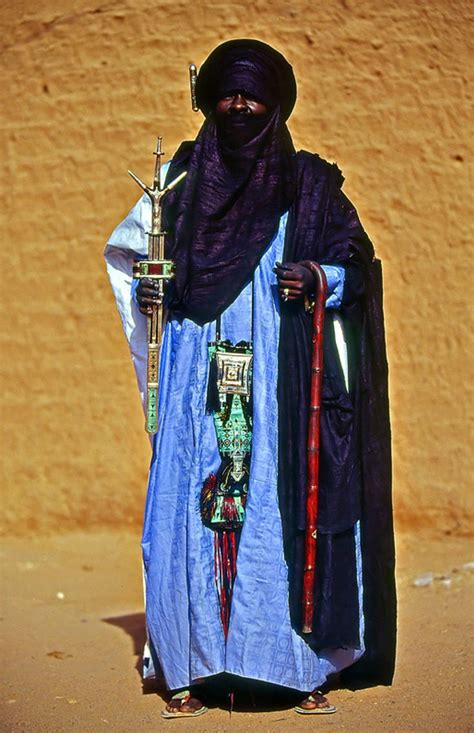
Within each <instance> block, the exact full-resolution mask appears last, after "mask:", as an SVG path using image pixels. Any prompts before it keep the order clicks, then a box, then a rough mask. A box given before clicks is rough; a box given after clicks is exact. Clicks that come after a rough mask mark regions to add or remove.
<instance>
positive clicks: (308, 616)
mask: <svg viewBox="0 0 474 733" xmlns="http://www.w3.org/2000/svg"><path fill="white" fill-rule="evenodd" d="M304 264H305V265H306V266H307V267H308V268H309V269H310V270H311V272H312V273H313V275H314V279H315V284H316V298H315V303H314V312H313V332H312V337H311V340H312V343H313V351H312V355H311V387H310V405H309V421H308V442H307V451H306V456H307V459H306V460H307V478H306V536H305V563H304V575H303V628H302V632H303V634H310V633H311V631H312V629H313V615H314V580H315V576H316V545H317V534H318V530H317V521H318V493H319V444H320V425H321V385H322V381H323V328H324V309H325V307H326V292H327V280H326V275H325V274H324V270H323V269H322V267H320V265H318V264H317V263H316V262H309V261H308V262H305V263H304Z"/></svg>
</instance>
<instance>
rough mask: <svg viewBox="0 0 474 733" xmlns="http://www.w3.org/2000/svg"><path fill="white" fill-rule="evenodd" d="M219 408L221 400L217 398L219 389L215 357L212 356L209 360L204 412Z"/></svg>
mask: <svg viewBox="0 0 474 733" xmlns="http://www.w3.org/2000/svg"><path fill="white" fill-rule="evenodd" d="M220 410H221V402H220V399H219V390H218V389H217V359H216V358H215V357H213V358H212V359H210V361H209V378H208V382H207V400H206V412H220Z"/></svg>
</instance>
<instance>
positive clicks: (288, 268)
mask: <svg viewBox="0 0 474 733" xmlns="http://www.w3.org/2000/svg"><path fill="white" fill-rule="evenodd" d="M273 271H274V272H275V273H276V276H277V278H278V292H279V293H280V297H281V298H282V299H283V300H285V301H287V300H299V299H300V298H303V297H304V296H305V295H308V294H309V293H310V292H311V291H312V290H313V289H314V277H313V274H312V273H311V271H310V270H308V268H307V267H305V266H304V265H302V264H301V263H298V262H284V263H281V262H276V263H275V267H274V268H273Z"/></svg>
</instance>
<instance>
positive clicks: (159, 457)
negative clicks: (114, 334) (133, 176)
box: [106, 40, 395, 718]
mask: <svg viewBox="0 0 474 733" xmlns="http://www.w3.org/2000/svg"><path fill="white" fill-rule="evenodd" d="M196 92H197V103H198V106H199V108H200V109H201V111H202V112H203V114H204V116H205V120H204V123H203V125H202V127H201V129H200V131H199V133H198V135H197V137H196V139H195V140H194V141H192V142H185V143H183V144H182V145H181V147H180V148H179V150H178V151H177V153H176V154H175V156H174V157H173V159H172V161H171V163H170V165H169V167H168V169H167V178H168V180H172V179H174V178H175V177H176V175H178V174H179V173H180V172H182V171H184V170H185V171H187V175H186V177H185V179H184V180H183V182H182V183H181V184H179V186H178V187H177V188H176V189H175V190H173V191H172V192H170V193H169V194H168V196H167V198H166V199H165V210H164V218H165V223H166V226H165V228H166V230H167V232H168V234H167V241H166V248H167V252H166V255H167V257H169V258H170V259H172V260H173V261H174V262H175V264H176V276H175V278H174V279H173V280H172V281H171V282H170V283H169V286H168V288H167V293H166V300H165V305H166V309H167V324H166V329H165V333H164V338H163V346H162V355H161V366H160V406H159V414H160V428H159V432H158V434H157V435H156V437H155V440H154V443H153V457H152V462H151V468H150V475H149V484H148V496H147V502H146V511H145V522H144V530H143V542H142V547H143V561H144V569H145V579H146V622H147V631H148V639H149V654H147V655H146V657H145V667H146V669H145V675H146V676H150V675H152V674H154V670H155V669H156V667H157V666H158V665H159V667H160V668H161V670H162V672H163V675H164V677H165V680H166V683H167V686H168V688H169V689H170V690H171V691H172V692H173V694H172V697H171V700H170V701H169V703H168V704H167V706H166V709H165V710H164V711H163V713H162V714H163V715H164V717H167V718H170V717H175V718H176V717H184V716H196V715H201V714H203V713H204V712H206V710H207V708H206V707H205V706H204V704H203V703H202V701H201V700H200V693H199V687H198V683H199V682H200V681H202V680H203V679H205V678H207V677H210V676H213V675H217V674H220V673H223V672H227V673H231V674H233V675H239V676H242V677H245V678H250V679H255V680H264V681H266V682H270V683H274V684H276V685H282V686H285V687H287V688H291V689H293V690H295V691H299V692H301V693H302V694H301V698H304V699H301V701H300V702H299V704H298V705H297V706H296V707H295V710H296V711H297V712H299V713H304V714H327V713H331V712H334V711H335V708H334V706H332V705H330V703H329V702H328V700H327V699H326V697H325V696H324V695H323V694H322V693H321V692H320V688H321V687H323V686H324V685H325V684H326V683H327V681H328V678H330V677H331V675H335V674H337V673H340V672H343V679H344V678H346V679H347V680H348V681H349V682H350V683H351V684H359V685H371V684H390V682H391V679H392V675H393V668H394V653H395V588H394V549H393V528H392V514H391V487H390V427H389V421H388V402H387V362H386V357H385V343H384V331H383V316H382V290H381V271H380V263H379V261H378V260H376V259H375V258H374V251H373V247H372V244H371V243H370V241H369V239H368V237H367V235H366V233H365V231H364V230H363V228H362V226H361V224H360V221H359V219H358V216H357V213H356V211H355V209H354V207H353V205H352V204H351V203H350V201H349V200H348V199H347V197H346V196H345V195H344V194H343V193H342V191H341V186H342V182H343V177H342V174H341V172H340V171H339V169H338V168H337V167H336V166H335V165H332V164H329V163H327V162H326V161H324V160H323V159H321V158H320V157H319V156H318V155H315V154H312V153H308V152H305V151H300V152H296V151H295V149H294V146H293V142H292V139H291V136H290V133H289V131H288V128H287V125H286V120H287V119H288V117H289V116H290V114H291V111H292V109H293V107H294V104H295V101H296V83H295V78H294V75H293V70H292V68H291V66H290V65H289V64H288V62H287V61H286V60H285V59H284V57H283V56H282V55H281V54H280V53H278V52H277V51H276V50H275V49H273V48H271V47H270V46H268V45H267V44H265V43H262V42H260V41H255V40H234V41H229V42H227V43H224V44H222V45H220V46H218V47H217V48H216V49H215V50H214V51H213V52H212V53H211V54H210V56H209V57H208V59H207V60H206V61H205V62H204V64H203V65H202V67H201V69H200V72H199V75H198V78H197V87H196ZM149 219H150V204H149V202H148V200H147V199H146V198H142V199H141V200H140V201H139V202H138V204H137V205H136V206H135V207H134V208H133V209H132V211H131V212H130V214H129V215H128V216H127V218H126V219H125V220H124V222H122V224H120V225H119V226H118V227H117V228H116V229H115V231H114V232H113V234H112V235H111V237H110V239H109V242H108V245H107V250H106V257H107V261H108V269H109V274H110V277H111V281H112V285H113V287H114V290H115V292H116V295H117V301H118V304H119V308H120V310H121V314H122V320H123V323H124V328H125V331H126V333H127V336H128V337H129V340H130V345H131V350H132V355H133V358H134V361H135V366H136V368H137V374H138V380H139V384H140V385H141V387H142V389H143V384H144V364H145V359H146V328H145V322H146V318H145V314H146V313H147V310H148V308H149V307H150V306H151V305H152V303H154V302H156V299H157V296H158V294H157V290H156V287H155V284H154V283H153V282H152V281H150V280H148V281H147V280H141V281H140V283H139V285H138V287H137V288H136V289H135V287H134V286H132V284H131V283H132V281H131V276H130V275H131V268H132V264H133V260H134V259H136V258H137V257H143V256H144V255H145V254H146V230H147V227H148V226H149ZM309 262H317V263H319V264H320V265H322V267H323V269H324V271H325V274H326V278H327V281H328V294H327V301H326V314H325V338H324V374H323V392H322V411H321V464H320V489H319V515H318V538H317V543H318V554H317V557H318V560H317V569H316V582H315V587H314V608H315V611H314V619H313V631H312V633H311V634H309V635H308V634H306V635H302V633H301V618H302V608H301V598H302V578H303V564H304V539H305V526H306V524H305V523H306V515H305V512H306V509H305V506H306V505H305V484H306V469H307V466H306V440H307V424H308V404H309V402H308V399H309V382H310V358H311V319H312V315H311V310H312V302H313V300H314V295H315V292H314V291H315V283H314V278H313V274H312V272H311V270H310V269H309V266H308V263H309ZM135 290H136V292H135ZM226 360H228V363H230V364H234V365H235V364H237V367H238V369H241V373H242V374H243V375H244V378H243V380H242V384H241V385H240V392H238V391H237V392H232V391H229V385H228V384H227V385H226V384H225V380H223V379H222V374H221V372H222V369H220V366H222V364H223V363H226ZM237 367H236V368H237Z"/></svg>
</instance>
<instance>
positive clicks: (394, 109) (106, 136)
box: [0, 0, 473, 533]
mask: <svg viewBox="0 0 474 733" xmlns="http://www.w3.org/2000/svg"><path fill="white" fill-rule="evenodd" d="M469 5H470V4H469V3H468V2H467V1H464V0H459V1H458V2H456V1H451V2H447V1H446V2H442V1H441V0H430V2H417V1H416V0H396V1H394V0H386V1H385V2H380V1H379V0H357V1H356V0H340V1H337V0H328V1H327V2H324V3H322V2H321V3H317V2H314V0H312V1H311V2H306V1H303V0H294V1H293V2H291V3H290V2H283V1H282V0H273V1H272V2H267V1H265V2H264V1H263V0H253V2H243V3H242V2H238V3H237V2H200V1H199V0H197V2H194V3H186V2H180V0H173V1H172V2H171V1H170V0H162V1H161V2H157V3H150V2H149V1H148V0H146V1H145V0H133V1H132V0H130V1H129V2H128V1H125V2H124V1H123V0H114V2H109V1H108V0H104V1H103V2H101V0H69V1H68V0H35V1H34V2H33V0H16V1H15V2H14V3H13V2H9V3H7V2H5V0H4V2H2V3H1V11H0V17H1V20H0V30H1V34H0V37H1V42H2V44H3V45H4V48H3V52H2V55H1V60H0V63H1V78H2V84H1V86H0V102H1V106H2V110H3V116H2V121H1V137H2V150H3V155H2V168H3V170H2V177H1V180H2V194H1V195H2V213H1V216H2V221H1V229H0V231H1V237H2V250H3V267H2V270H3V278H2V281H3V285H2V295H3V298H2V300H3V324H2V330H1V339H2V357H3V358H2V376H1V387H2V393H3V396H4V410H3V428H2V429H3V433H4V434H3V450H2V456H3V467H4V476H3V479H2V483H3V496H4V500H3V505H4V507H5V508H6V515H5V516H6V527H7V531H9V532H12V533H24V532H27V531H55V530H58V529H61V528H73V527H87V526H89V527H92V526H95V525H120V524H122V525H126V524H138V523H140V521H141V515H142V505H143V498H144V492H145V482H146V473H147V463H148V460H149V445H148V439H147V437H146V435H145V434H144V432H143V429H142V426H143V418H142V415H141V407H140V405H139V399H138V395H137V393H136V389H135V380H134V375H133V373H132V367H131V365H130V363H129V359H128V352H127V347H126V344H125V341H124V338H123V335H122V332H121V328H120V324H119V319H118V316H117V315H116V312H115V310H114V304H113V302H112V296H111V292H110V289H109V285H108V282H107V280H106V276H105V271H104V266H103V262H102V249H103V243H104V241H105V239H106V237H107V236H108V234H109V233H110V231H111V230H112V229H113V227H114V226H115V225H116V224H117V223H118V221H119V220H120V219H121V218H122V217H123V216H124V215H125V213H126V212H127V210H128V209H129V208H130V207H131V206H132V204H133V203H134V201H135V199H136V198H137V189H136V188H135V185H134V184H133V183H132V182H131V181H130V179H129V178H128V176H127V173H126V171H127V168H128V167H131V168H133V170H134V171H136V172H137V173H138V174H139V175H141V176H142V177H144V178H149V177H150V176H151V173H152V168H153V156H152V154H151V153H152V150H153V146H154V141H155V137H156V135H157V134H158V133H159V134H161V135H163V137H164V141H165V147H166V150H167V151H168V153H169V154H171V153H172V152H173V150H174V149H175V148H176V146H177V144H178V143H179V141H180V140H181V139H183V138H187V137H188V138H189V137H192V136H194V135H195V133H196V131H197V129H198V127H199V125H200V115H195V114H193V113H192V112H191V110H190V105H189V98H188V87H187V84H188V81H187V64H188V63H189V62H190V61H194V62H196V63H197V64H199V63H201V62H202V60H203V59H204V58H205V56H206V55H207V53H208V52H209V51H210V50H211V49H212V48H213V47H214V46H215V45H216V44H218V43H219V42H221V41H223V40H225V39H228V38H232V37H242V36H244V37H245V36H247V37H257V38H261V39H262V40H265V41H267V42H269V43H271V44H274V45H275V46H276V47H277V48H279V49H280V50H281V51H282V52H283V53H284V54H285V55H286V56H287V58H288V59H289V60H290V62H291V63H292V64H293V66H294V68H295V72H296V75H297V78H298V81H299V100H298V103H297V107H296V109H295V112H294V114H293V116H292V118H291V119H290V128H291V130H292V133H293V136H294V140H295V144H296V145H297V147H304V148H307V149H309V150H314V151H318V152H319V153H320V154H321V155H322V156H323V157H326V158H329V159H331V160H336V161H337V162H338V164H339V166H340V167H341V168H342V169H343V171H344V174H345V176H346V179H347V183H346V186H345V190H346V192H347V193H348V195H349V197H350V198H352V199H353V201H354V202H355V204H356V206H357V208H358V210H359V213H360V215H361V218H362V221H363V222H364V224H365V227H366V229H367V231H368V232H369V234H370V236H371V237H372V239H373V240H374V242H375V245H376V249H377V252H378V255H379V256H380V257H381V258H382V260H383V262H384V270H385V306H386V324H387V339H388V347H389V359H390V368H391V398H392V419H393V423H392V424H393V434H394V442H393V445H394V495H395V505H396V511H397V517H398V522H399V526H400V527H402V528H403V527H406V528H408V527H419V526H423V525H429V526H434V527H436V528H437V529H438V530H439V531H441V532H468V530H469V518H470V517H471V518H472V514H473V504H472V500H471V502H470V503H469V501H468V496H467V495H468V490H469V488H470V487H469V479H470V477H471V476H472V464H471V460H470V453H469V451H468V447H467V445H466V443H467V437H468V429H467V415H466V413H467V408H468V404H469V400H468V394H469V377H470V374H469V368H468V357H469V354H470V350H469V343H470V341H469V338H470V334H469V332H468V309H467V305H466V303H467V295H468V293H469V289H470V284H471V267H472V264H471V261H470V258H469V256H468V251H467V247H468V232H469V224H470V220H471V216H472V198H471V194H470V192H469V181H468V152H469V151H468V143H467V130H466V128H467V123H468V115H469V112H470V107H469V104H468V87H467V82H468V79H467V76H468V71H469V70H470V56H469V42H470V38H471V36H472V24H471V25H470V18H469ZM471 58H472V57H471ZM471 526H472V525H471Z"/></svg>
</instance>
